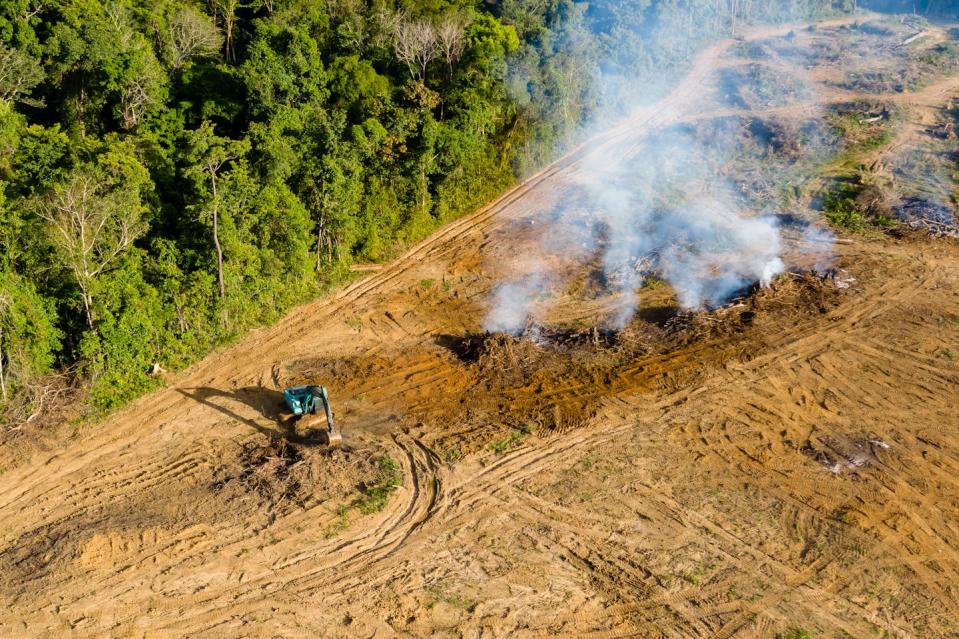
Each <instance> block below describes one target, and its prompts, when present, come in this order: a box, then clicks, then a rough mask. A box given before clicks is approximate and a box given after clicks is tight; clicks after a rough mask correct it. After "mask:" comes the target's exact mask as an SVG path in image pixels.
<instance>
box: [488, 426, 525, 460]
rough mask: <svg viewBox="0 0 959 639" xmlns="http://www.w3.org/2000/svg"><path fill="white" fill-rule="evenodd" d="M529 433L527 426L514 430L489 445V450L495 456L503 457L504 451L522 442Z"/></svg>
mask: <svg viewBox="0 0 959 639" xmlns="http://www.w3.org/2000/svg"><path fill="white" fill-rule="evenodd" d="M529 433H530V429H529V426H520V427H519V428H514V429H513V431H512V432H511V433H510V434H509V436H508V437H505V438H503V439H498V440H496V441H494V442H493V443H491V444H490V445H489V449H490V450H491V451H493V452H494V453H496V454H497V455H505V454H506V451H508V450H509V449H511V448H513V446H515V445H516V444H518V443H519V442H521V441H523V438H525V437H526V436H527V435H529Z"/></svg>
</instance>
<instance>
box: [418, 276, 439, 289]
mask: <svg viewBox="0 0 959 639" xmlns="http://www.w3.org/2000/svg"><path fill="white" fill-rule="evenodd" d="M434 284H436V280H434V279H433V278H432V277H427V278H426V279H422V280H420V286H421V287H422V288H424V289H426V290H429V289H431V288H433V285H434Z"/></svg>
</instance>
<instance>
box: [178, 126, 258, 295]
mask: <svg viewBox="0 0 959 639" xmlns="http://www.w3.org/2000/svg"><path fill="white" fill-rule="evenodd" d="M187 144H188V147H189V150H188V152H187V159H188V161H189V162H191V164H192V166H190V167H189V169H188V170H187V175H188V176H193V177H195V178H197V177H199V178H203V180H206V179H209V191H208V192H207V193H206V196H207V198H208V201H207V202H206V203H205V206H204V211H205V215H208V216H209V218H210V221H211V225H212V227H213V246H214V249H215V250H216V274H217V283H218V285H219V290H220V297H221V298H223V297H225V296H226V284H225V282H224V279H223V246H222V244H221V243H220V206H221V204H222V194H221V193H220V191H219V190H218V184H217V180H218V179H219V177H220V173H221V172H222V171H223V170H224V168H225V167H226V166H227V165H228V164H230V163H231V162H233V161H235V160H238V159H240V158H241V157H243V156H244V155H245V154H246V152H247V151H248V150H249V143H248V142H247V141H246V140H239V141H238V140H231V139H229V138H221V137H219V136H217V135H216V134H215V133H214V131H213V125H212V124H211V123H210V122H206V121H205V122H203V124H202V125H201V126H200V128H198V129H196V130H193V131H189V132H188V133H187ZM200 190H201V191H205V189H203V188H202V187H201V189H200Z"/></svg>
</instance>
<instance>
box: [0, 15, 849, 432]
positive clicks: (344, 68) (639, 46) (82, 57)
mask: <svg viewBox="0 0 959 639" xmlns="http://www.w3.org/2000/svg"><path fill="white" fill-rule="evenodd" d="M853 5H854V2H853V1H852V0H840V1H837V0H789V1H785V2H775V3H766V2H749V1H748V0H638V1H637V0H596V1H595V2H590V3H586V2H575V1H573V0H499V1H497V2H469V1H466V0H326V1H320V0H245V1H241V0H207V1H206V2H203V1H199V0H198V1H191V0H150V1H149V2H148V1H146V0H111V1H107V2H100V1H98V0H5V2H3V3H0V331H2V332H0V364H2V368H0V382H2V383H0V387H2V388H0V390H2V396H0V405H4V406H6V407H7V409H8V411H9V410H11V407H14V408H18V410H20V411H21V412H20V413H19V414H21V415H22V414H25V413H24V412H23V411H24V410H27V412H29V410H31V409H25V408H24V407H29V406H31V404H36V403H37V401H38V397H39V395H38V392H39V391H38V390H37V388H40V387H42V384H40V383H39V382H38V380H42V379H43V378H44V376H45V375H47V374H48V373H50V372H51V371H53V370H65V369H69V370H70V371H71V375H72V376H73V378H74V379H78V380H83V382H84V383H85V385H86V386H87V387H88V388H89V389H90V392H91V399H92V403H93V405H95V406H98V407H100V408H110V407H113V406H116V405H119V404H120V403H122V402H124V401H126V400H127V399H129V398H130V397H132V396H135V395H136V394H138V393H140V392H142V391H144V390H146V389H148V388H149V387H150V385H151V384H152V383H153V382H152V380H151V379H150V378H149V377H148V376H147V370H148V369H149V367H150V364H151V363H152V362H157V361H158V362H162V363H163V365H164V366H166V367H168V368H177V367H181V366H183V365H185V364H187V363H189V362H190V361H192V360H194V359H196V358H197V357H198V356H200V355H202V354H203V353H205V352H207V351H208V350H209V349H210V348H212V347H213V346H215V345H216V344H218V343H221V342H222V341H224V340H226V339H229V338H230V337H232V336H235V335H238V334H240V333H241V332H242V331H244V330H245V329H247V328H249V327H251V326H254V325H257V324H260V323H263V322H269V321H272V320H274V319H276V318H277V317H278V316H279V315H280V314H281V313H283V312H284V311H285V310H286V309H288V308H290V307H291V306H292V305H294V304H296V303H298V302H301V301H304V300H306V299H309V298H310V297H311V296H314V295H315V294H316V293H317V291H318V290H321V287H322V286H324V285H328V284H329V283H331V282H334V281H336V280H337V278H340V277H342V275H343V273H345V272H346V270H347V268H348V265H349V264H350V262H351V261H354V260H378V259H383V258H385V257H388V256H389V255H390V254H391V251H394V250H395V247H396V246H398V245H401V244H402V243H405V242H409V241H412V240H414V239H416V238H418V237H421V236H423V235H424V234H425V233H427V232H428V231H429V230H431V229H432V228H434V227H435V226H436V225H437V224H439V223H442V222H444V221H446V220H449V219H451V218H453V217H455V216H457V215H459V214H461V213H463V212H465V211H468V210H470V209H472V208H474V207H475V206H477V205H479V204H481V203H483V202H485V201H487V200H489V199H490V198H491V197H493V196H494V195H496V194H497V193H498V192H500V191H502V190H503V189H504V188H506V187H507V186H508V185H509V184H510V183H511V182H512V181H513V180H515V179H516V177H517V176H519V175H522V174H524V173H527V172H529V171H531V170H532V169H534V168H536V167H538V166H541V165H542V164H543V163H545V162H546V161H548V160H549V159H550V158H551V157H553V156H554V155H555V154H556V153H557V152H558V151H559V150H560V149H561V148H562V147H563V145H564V143H566V142H568V141H569V140H570V138H571V136H572V135H574V134H575V132H576V131H577V130H579V128H580V127H581V125H582V124H583V123H584V122H587V121H588V120H589V119H590V118H591V117H592V116H593V115H594V114H595V113H596V112H597V111H598V110H599V109H601V108H602V101H603V99H604V98H603V95H602V94H601V92H600V91H598V90H597V84H596V82H595V79H596V77H597V74H599V73H604V74H615V75H616V77H618V78H620V79H621V81H622V82H624V83H627V84H628V85H629V86H631V87H632V90H633V91H634V92H636V93H640V94H641V93H642V91H643V87H644V86H645V84H644V83H646V82H647V81H649V80H650V79H651V78H652V77H653V76H657V77H662V75H663V69H665V68H668V67H670V66H679V65H682V64H683V63H685V62H686V61H688V59H689V57H690V55H691V54H692V53H693V51H694V50H695V48H696V47H697V46H698V45H699V44H700V43H701V42H703V41H705V40H708V39H711V38H715V37H717V36H718V35H721V34H724V33H728V32H729V31H730V29H732V28H734V26H735V25H737V24H738V23H742V22H749V21H759V20H772V21H779V20H786V19H793V18H802V17H811V16H815V15H821V14H824V13H831V12H837V11H844V10H848V9H850V8H852V6H853Z"/></svg>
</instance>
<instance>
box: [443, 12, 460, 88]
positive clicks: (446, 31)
mask: <svg viewBox="0 0 959 639" xmlns="http://www.w3.org/2000/svg"><path fill="white" fill-rule="evenodd" d="M436 43H437V46H438V47H439V50H440V52H441V53H442V54H443V57H444V58H446V64H447V66H448V67H449V74H450V80H452V79H453V66H454V65H455V64H456V62H457V61H458V60H459V59H460V56H461V55H463V50H464V49H465V48H466V21H465V19H464V18H463V17H462V16H460V15H457V14H453V15H449V16H447V17H445V18H443V20H441V21H440V23H439V24H438V25H437V26H436Z"/></svg>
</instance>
